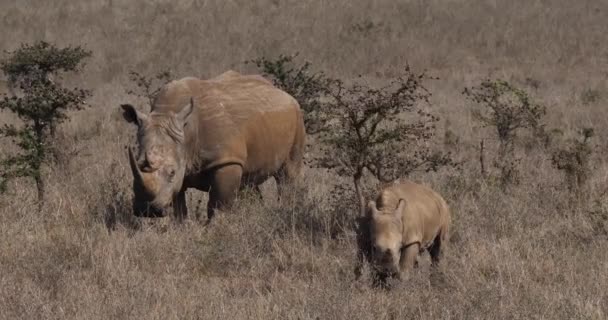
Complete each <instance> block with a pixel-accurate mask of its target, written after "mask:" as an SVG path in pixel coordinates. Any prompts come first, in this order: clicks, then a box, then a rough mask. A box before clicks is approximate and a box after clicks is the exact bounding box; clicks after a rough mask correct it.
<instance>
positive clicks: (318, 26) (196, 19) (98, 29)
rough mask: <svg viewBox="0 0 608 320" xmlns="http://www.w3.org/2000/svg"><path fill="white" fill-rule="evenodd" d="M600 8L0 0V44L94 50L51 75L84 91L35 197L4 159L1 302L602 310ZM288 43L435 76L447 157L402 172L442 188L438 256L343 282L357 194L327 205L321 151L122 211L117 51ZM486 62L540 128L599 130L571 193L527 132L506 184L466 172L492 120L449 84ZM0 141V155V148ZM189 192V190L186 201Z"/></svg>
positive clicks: (479, 315) (396, 313)
mask: <svg viewBox="0 0 608 320" xmlns="http://www.w3.org/2000/svg"><path fill="white" fill-rule="evenodd" d="M606 15H608V4H607V3H605V2H600V1H591V0H583V1H576V2H575V1H569V0H555V1H520V0H516V1H483V0H472V1H465V0H454V1H440V0H431V1H390V0H370V1H346V0H337V1H291V0H289V1H275V0H260V1H197V0H193V1H188V0H182V1H161V0H156V1H113V0H108V1H68V0H61V1H48V2H41V1H33V0H32V1H2V2H0V18H1V19H0V26H1V28H2V30H3V33H2V35H0V39H2V41H0V48H2V49H4V50H12V49H15V48H17V47H18V46H19V44H20V43H22V42H31V41H34V40H46V41H49V42H53V43H56V44H57V45H59V46H63V45H70V44H73V45H83V46H85V47H86V48H87V49H89V50H91V51H92V52H93V56H92V57H91V60H90V61H89V63H88V65H87V67H86V68H85V70H84V72H83V73H82V75H79V76H74V77H71V78H68V79H66V80H67V84H68V85H75V84H77V85H79V86H83V87H85V88H90V89H93V94H94V95H93V97H92V99H91V101H90V102H91V104H92V108H89V109H87V110H84V111H80V112H78V113H74V114H73V115H71V117H72V120H71V121H69V122H66V123H64V124H62V125H61V126H60V127H59V128H58V131H57V133H56V139H57V144H58V148H57V149H59V150H61V151H62V152H61V154H60V155H59V156H58V160H57V164H56V165H54V166H53V167H51V168H48V169H47V170H46V172H45V175H46V176H45V178H46V181H48V182H47V192H46V197H47V201H46V205H45V206H44V208H43V209H42V211H38V206H37V204H36V201H35V199H36V190H35V187H30V186H29V184H22V183H20V181H19V180H15V181H13V182H11V185H10V186H9V190H12V191H11V192H9V193H8V194H7V195H2V196H0V243H1V245H0V252H1V254H0V318H7V319H14V318H20V319H59V318H61V319H132V318H150V319H191V318H194V319H196V318H200V319H218V318H220V319H251V318H255V319H257V318H260V319H404V318H420V319H438V318H445V319H504V318H509V319H530V318H537V319H544V318H547V319H605V318H606V317H608V307H607V306H608V293H607V292H606V287H608V250H606V248H608V195H607V194H608V189H607V185H606V180H607V176H606V174H605V172H606V169H607V163H606V161H605V160H604V159H605V158H606V157H605V156H606V151H605V150H607V148H608V143H606V141H605V140H606V139H602V137H605V136H607V135H608V130H607V129H606V128H608V123H607V120H608V119H607V118H606V116H605V115H606V112H605V104H606V99H605V97H606V96H608V95H607V94H606V89H607V88H606V86H607V82H606V81H607V77H608V75H607V72H608V69H607V65H608V64H607V62H608V61H607V60H608V45H606V41H605V31H606V30H607V29H608V19H606ZM296 51H298V52H300V55H299V57H302V58H303V59H306V60H310V61H312V62H313V67H314V68H315V69H316V70H319V71H323V72H325V73H326V74H327V75H329V76H332V77H340V78H343V79H352V78H354V77H355V76H357V75H362V76H363V79H364V80H365V81H367V83H369V84H370V85H374V84H376V83H384V82H386V81H387V80H390V78H393V77H394V76H395V74H394V72H395V71H398V70H399V68H398V67H401V66H403V65H405V63H406V62H408V63H409V64H410V65H411V66H412V67H413V68H414V69H416V70H417V71H421V70H422V69H427V73H428V74H429V75H431V76H434V77H438V78H439V79H438V80H429V81H428V82H427V83H426V86H427V88H428V89H429V90H430V92H431V93H432V94H433V95H432V97H431V98H430V105H429V106H425V109H428V110H426V111H429V112H433V114H436V115H438V116H439V117H440V119H441V120H440V123H441V124H440V125H439V127H440V128H439V129H440V130H441V131H440V133H441V134H437V135H435V137H434V139H435V141H434V143H435V145H436V146H441V147H442V148H446V149H449V151H451V152H452V154H453V155H454V157H455V158H456V159H457V160H460V161H462V162H463V164H462V166H461V167H459V168H458V169H453V168H452V169H443V170H441V171H439V172H437V173H416V174H412V175H411V176H410V179H412V180H415V181H421V182H424V184H428V185H430V186H432V187H433V189H435V190H437V191H438V192H439V193H440V194H442V195H443V196H444V197H445V199H446V201H447V202H448V204H449V205H450V207H451V209H452V215H453V218H452V219H453V225H452V227H451V230H452V232H451V234H452V235H451V240H450V244H449V250H448V251H446V252H445V254H444V256H443V257H444V259H443V260H442V263H441V264H440V267H439V272H438V273H437V274H433V275H431V274H430V273H429V269H428V265H429V259H428V257H427V258H426V259H422V260H421V267H420V268H418V269H417V270H416V271H415V272H414V275H413V276H412V277H411V280H410V281H408V282H406V283H401V284H399V285H397V286H396V287H395V288H394V289H393V290H390V291H384V290H378V289H374V288H373V287H372V286H370V280H369V277H365V276H364V277H363V279H362V280H360V281H355V280H354V274H353V269H354V265H355V261H356V260H355V257H356V252H355V250H356V248H355V240H354V239H355V237H354V234H353V226H352V225H351V223H350V222H351V221H352V218H353V216H352V215H353V214H354V213H352V212H343V211H332V210H329V208H328V206H329V202H328V197H327V195H328V193H329V192H331V185H332V184H334V183H335V182H336V181H340V179H339V178H337V177H335V176H332V175H330V174H327V173H326V172H325V171H323V170H318V169H311V168H306V169H305V170H304V174H303V176H304V181H303V182H302V183H301V185H300V186H299V187H298V188H299V189H298V190H300V189H303V190H305V191H299V193H298V194H297V196H295V197H294V199H293V200H292V201H290V202H289V203H277V201H276V200H275V186H274V184H273V183H268V184H267V185H264V188H263V193H264V196H265V199H266V201H265V202H261V201H259V200H257V199H256V198H255V197H249V196H247V195H246V194H244V195H242V198H241V200H240V201H238V202H237V206H236V208H234V210H233V212H229V213H226V214H222V215H218V216H217V217H216V218H217V219H216V220H215V221H214V222H213V223H212V224H211V225H209V226H206V227H204V226H202V224H200V223H198V222H196V221H194V220H193V219H190V220H188V221H186V223H185V224H183V225H178V224H176V223H174V222H173V220H171V219H164V220H154V221H150V220H137V219H135V218H133V217H132V215H131V213H130V212H129V210H130V199H131V196H132V194H131V190H130V187H131V179H132V178H131V176H130V172H129V168H128V160H127V156H126V150H125V149H124V146H125V145H128V144H130V143H131V142H133V141H134V132H133V130H132V128H131V127H130V126H128V125H127V124H126V123H124V121H123V120H122V119H121V110H120V108H119V105H120V104H121V103H126V102H131V103H134V102H138V103H140V104H143V103H146V101H145V100H143V99H141V98H138V97H136V96H133V95H127V94H126V93H125V88H127V87H128V86H131V87H132V84H131V83H130V82H129V79H128V77H129V73H128V71H129V70H135V71H136V72H138V73H140V74H148V75H151V74H155V73H157V72H159V71H161V70H165V69H171V72H172V74H173V76H174V77H176V78H177V77H181V76H186V75H192V76H199V77H203V78H206V77H211V76H214V75H217V74H220V73H221V72H223V71H225V70H227V69H235V70H238V71H243V72H252V71H254V67H253V66H251V65H245V64H243V62H244V61H245V60H250V59H254V58H257V57H260V56H275V55H276V56H278V54H279V53H285V54H290V53H293V52H296ZM486 78H501V79H505V80H507V81H509V82H510V83H514V84H516V85H517V86H518V87H522V88H524V89H526V91H527V92H528V93H529V94H530V95H531V96H533V97H534V99H535V101H538V102H541V103H543V104H544V105H545V106H546V107H547V115H546V117H545V122H546V125H547V129H548V132H552V134H553V135H552V139H550V144H551V146H550V147H551V148H558V149H559V148H560V146H561V147H564V144H565V143H566V142H567V141H569V139H571V138H572V137H575V136H576V135H577V132H578V131H577V130H578V129H579V128H588V127H592V128H594V129H595V131H594V133H595V138H594V139H593V140H591V147H592V148H593V150H594V152H593V153H591V155H590V156H589V159H588V161H589V163H590V165H589V170H590V173H589V174H588V175H587V177H586V180H585V181H586V184H587V187H586V188H585V191H584V193H583V194H580V195H577V194H575V193H572V192H571V191H570V190H569V188H568V186H567V184H566V183H564V181H563V173H562V172H560V171H559V170H557V169H555V168H554V167H553V166H552V161H551V150H552V149H551V148H546V149H545V148H544V147H543V146H541V145H540V144H538V142H537V141H535V140H534V137H531V136H524V135H522V136H519V137H518V141H516V143H517V146H516V150H517V151H516V152H517V153H518V158H520V159H521V161H520V163H519V164H518V168H519V170H520V172H519V174H520V176H519V181H520V183H519V185H517V186H515V187H514V188H510V189H507V190H506V191H502V189H501V188H500V183H499V182H498V181H496V180H493V179H491V178H484V177H482V175H481V174H480V169H479V160H478V159H479V150H478V146H479V144H480V140H481V139H484V146H485V147H484V149H485V153H486V154H488V155H489V154H492V155H495V154H496V152H497V147H498V141H496V140H495V139H492V138H491V137H492V134H493V133H492V132H491V131H490V130H491V129H489V128H481V127H479V126H478V125H477V124H476V122H475V121H474V119H473V118H472V115H471V110H472V108H470V106H471V103H470V102H469V101H467V99H466V97H465V96H463V95H462V94H461V92H462V90H463V89H464V88H465V87H470V86H473V85H477V84H478V83H479V82H480V81H482V80H483V79H486ZM138 99H139V100H138ZM9 121H14V117H12V115H9V114H5V113H2V114H1V115H0V122H3V123H4V122H9ZM448 121H449V128H448ZM556 129H557V130H556ZM444 130H445V132H446V133H445V134H443V131H444ZM448 130H449V131H448ZM448 132H449V134H448ZM558 132H560V133H561V134H557V133H558ZM448 136H449V137H450V139H449V141H443V140H442V137H446V139H447V137H448ZM0 145H1V148H2V151H1V153H2V154H1V155H2V156H4V153H5V150H6V151H8V150H11V149H9V144H8V143H7V142H5V141H2V142H1V144H0ZM490 169H492V168H489V169H488V170H490ZM489 176H492V175H489ZM345 183H349V182H348V181H346V182H345ZM202 197H206V195H204V194H202V193H198V192H189V193H188V201H189V206H190V207H191V208H196V206H197V203H200V200H201V198H202ZM344 201H345V202H346V201H351V200H350V199H345V200H344ZM203 203H205V201H203ZM200 210H203V208H202V205H201V208H200ZM192 216H194V214H192V215H191V217H192Z"/></svg>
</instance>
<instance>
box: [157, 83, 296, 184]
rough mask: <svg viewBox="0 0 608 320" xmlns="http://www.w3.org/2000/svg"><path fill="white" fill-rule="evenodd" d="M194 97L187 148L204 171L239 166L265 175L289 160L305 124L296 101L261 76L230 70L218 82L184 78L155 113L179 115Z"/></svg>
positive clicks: (171, 86) (164, 95)
mask: <svg viewBox="0 0 608 320" xmlns="http://www.w3.org/2000/svg"><path fill="white" fill-rule="evenodd" d="M190 97H192V98H193V99H194V104H195V107H196V108H195V111H194V113H193V116H191V119H190V120H189V121H196V122H197V125H196V126H190V128H188V127H189V126H186V129H185V130H186V143H187V145H188V148H191V151H192V152H191V154H192V157H194V158H196V159H192V160H193V162H194V163H198V165H197V167H199V168H203V169H206V168H209V167H211V166H215V165H219V164H223V163H227V162H234V163H239V164H241V165H242V166H243V168H244V171H245V173H246V174H253V175H260V176H266V175H269V174H271V173H273V172H274V171H276V170H278V168H279V167H280V166H281V165H282V164H283V162H284V161H285V159H286V158H287V157H288V155H289V152H290V150H291V147H292V145H293V141H294V138H295V132H296V129H297V126H298V125H299V122H302V121H301V116H300V109H299V105H298V104H297V102H296V101H295V100H294V99H293V98H292V97H291V96H290V95H288V94H287V93H285V92H283V91H281V90H279V89H277V88H275V87H274V86H272V84H271V83H270V82H268V81H267V80H265V79H264V78H262V77H259V76H241V75H239V74H238V73H237V72H234V71H229V72H226V73H224V74H222V75H220V76H218V77H216V78H213V79H209V80H199V79H196V78H184V79H182V80H179V81H176V82H174V83H171V84H169V85H167V90H164V91H163V92H162V93H161V94H160V95H159V98H157V101H156V102H155V108H156V109H155V110H163V111H172V112H177V111H179V110H181V108H182V107H183V106H185V105H186V104H187V103H188V102H189V99H190Z"/></svg>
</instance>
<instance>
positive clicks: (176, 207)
mask: <svg viewBox="0 0 608 320" xmlns="http://www.w3.org/2000/svg"><path fill="white" fill-rule="evenodd" d="M173 214H174V215H175V218H177V221H178V222H180V223H181V222H183V221H184V220H185V219H186V217H187V216H188V207H187V206H186V190H181V191H180V192H178V193H177V195H175V197H174V198H173Z"/></svg>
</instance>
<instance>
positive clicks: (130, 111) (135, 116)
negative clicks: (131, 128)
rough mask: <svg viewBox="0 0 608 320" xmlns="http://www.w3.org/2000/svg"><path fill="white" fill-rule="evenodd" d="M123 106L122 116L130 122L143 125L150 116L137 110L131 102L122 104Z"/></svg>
mask: <svg viewBox="0 0 608 320" xmlns="http://www.w3.org/2000/svg"><path fill="white" fill-rule="evenodd" d="M120 107H121V108H122V110H123V112H122V116H123V117H124V118H125V120H126V121H127V122H128V123H135V124H136V125H137V126H139V127H141V125H142V124H143V123H144V122H145V121H146V120H147V119H148V116H147V115H145V114H144V113H142V112H139V111H137V109H135V107H134V106H133V105H130V104H121V105H120Z"/></svg>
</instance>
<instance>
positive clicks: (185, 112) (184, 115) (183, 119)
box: [175, 97, 194, 124]
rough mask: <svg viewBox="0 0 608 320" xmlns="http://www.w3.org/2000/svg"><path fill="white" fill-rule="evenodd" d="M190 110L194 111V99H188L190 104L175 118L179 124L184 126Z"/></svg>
mask: <svg viewBox="0 0 608 320" xmlns="http://www.w3.org/2000/svg"><path fill="white" fill-rule="evenodd" d="M192 110H194V98H192V97H190V103H188V104H187V105H185V106H184V107H183V108H182V110H180V111H179V112H178V113H177V114H176V115H175V116H176V117H177V120H179V121H180V122H181V123H183V124H186V120H188V116H189V115H190V114H191V113H192Z"/></svg>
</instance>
